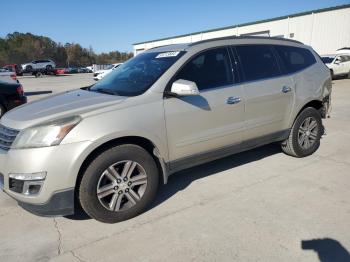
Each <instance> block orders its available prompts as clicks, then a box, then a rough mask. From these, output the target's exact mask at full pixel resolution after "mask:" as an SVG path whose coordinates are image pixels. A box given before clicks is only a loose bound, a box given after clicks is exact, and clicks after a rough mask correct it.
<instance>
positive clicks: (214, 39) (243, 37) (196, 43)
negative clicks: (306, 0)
mask: <svg viewBox="0 0 350 262" xmlns="http://www.w3.org/2000/svg"><path fill="white" fill-rule="evenodd" d="M230 39H272V40H280V41H287V42H293V43H298V44H303V43H302V42H299V41H297V40H293V39H288V38H281V37H271V36H248V35H246V36H225V37H218V38H210V39H206V40H201V41H198V42H193V43H190V44H189V45H188V46H194V45H199V44H202V43H207V42H211V41H218V40H230Z"/></svg>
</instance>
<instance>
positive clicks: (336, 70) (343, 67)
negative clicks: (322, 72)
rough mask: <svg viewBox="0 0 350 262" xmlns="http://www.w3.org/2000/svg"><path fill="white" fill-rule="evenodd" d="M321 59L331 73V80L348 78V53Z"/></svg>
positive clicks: (325, 56) (349, 67)
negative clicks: (340, 77) (337, 77)
mask: <svg viewBox="0 0 350 262" xmlns="http://www.w3.org/2000/svg"><path fill="white" fill-rule="evenodd" d="M321 59H322V61H323V63H325V64H326V66H327V67H328V68H329V70H330V71H331V75H332V78H334V77H335V76H347V77H350V53H349V54H346V53H345V54H335V55H324V56H322V57H321Z"/></svg>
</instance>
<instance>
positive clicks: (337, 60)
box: [334, 58, 342, 65]
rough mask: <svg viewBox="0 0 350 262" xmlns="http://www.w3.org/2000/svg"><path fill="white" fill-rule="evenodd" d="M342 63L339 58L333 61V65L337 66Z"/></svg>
mask: <svg viewBox="0 0 350 262" xmlns="http://www.w3.org/2000/svg"><path fill="white" fill-rule="evenodd" d="M341 62H342V60H341V59H340V58H337V59H335V61H334V64H337V65H339V64H340V63H341Z"/></svg>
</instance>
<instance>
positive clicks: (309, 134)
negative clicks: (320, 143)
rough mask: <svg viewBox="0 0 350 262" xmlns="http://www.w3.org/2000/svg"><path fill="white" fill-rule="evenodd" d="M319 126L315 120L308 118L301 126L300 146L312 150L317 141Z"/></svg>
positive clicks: (299, 131) (299, 132)
mask: <svg viewBox="0 0 350 262" xmlns="http://www.w3.org/2000/svg"><path fill="white" fill-rule="evenodd" d="M318 131H319V128H318V124H317V121H316V119H315V118H313V117H308V118H306V119H305V120H304V121H303V123H302V124H301V125H300V127H299V130H298V144H299V146H300V147H302V148H303V149H309V148H311V147H312V146H313V145H314V144H315V142H316V141H317V136H318Z"/></svg>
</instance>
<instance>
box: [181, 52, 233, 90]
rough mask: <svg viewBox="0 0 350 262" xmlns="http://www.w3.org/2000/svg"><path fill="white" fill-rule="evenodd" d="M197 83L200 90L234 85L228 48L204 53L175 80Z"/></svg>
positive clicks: (190, 62)
mask: <svg viewBox="0 0 350 262" xmlns="http://www.w3.org/2000/svg"><path fill="white" fill-rule="evenodd" d="M178 79H184V80H188V81H192V82H195V83H196V84H197V87H198V89H199V90H204V89H210V88H215V87H220V86H225V85H230V84H232V83H233V75H232V68H231V62H230V58H229V54H228V50H227V48H226V47H224V48H216V49H211V50H208V51H204V52H202V53H200V54H199V55H197V56H196V57H194V58H193V59H192V60H190V61H189V62H188V63H187V64H186V65H185V66H184V67H183V68H182V69H181V70H180V72H179V73H178V74H177V76H176V78H175V80H178Z"/></svg>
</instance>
